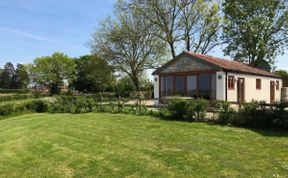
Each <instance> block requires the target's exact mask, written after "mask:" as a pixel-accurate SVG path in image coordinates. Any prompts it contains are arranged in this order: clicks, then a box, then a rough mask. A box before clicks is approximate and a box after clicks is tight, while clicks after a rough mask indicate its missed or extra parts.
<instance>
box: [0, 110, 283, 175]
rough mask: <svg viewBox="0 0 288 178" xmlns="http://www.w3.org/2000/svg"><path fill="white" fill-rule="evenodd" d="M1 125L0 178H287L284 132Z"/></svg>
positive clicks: (60, 122)
mask: <svg viewBox="0 0 288 178" xmlns="http://www.w3.org/2000/svg"><path fill="white" fill-rule="evenodd" d="M0 125H1V127H0V177H124V176H128V177H229V178H230V177H276V176H279V177H288V133H283V132H282V133H277V132H259V131H258V132H256V131H251V130H247V129H241V128H230V127H222V126H214V125H207V124H202V123H185V122H176V121H163V120H159V119H155V118H150V117H147V116H143V117H142V116H141V117H140V116H138V117H137V116H132V115H121V114H114V115H113V114H93V113H90V114H78V115H76V114H75V115H72V114H31V115H23V116H17V117H14V118H9V119H6V120H2V121H0Z"/></svg>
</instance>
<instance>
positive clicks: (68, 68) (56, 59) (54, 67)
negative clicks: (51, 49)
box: [32, 52, 76, 94]
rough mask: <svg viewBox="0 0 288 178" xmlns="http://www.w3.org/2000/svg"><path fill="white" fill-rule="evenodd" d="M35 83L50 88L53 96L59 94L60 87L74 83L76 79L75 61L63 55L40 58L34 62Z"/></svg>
mask: <svg viewBox="0 0 288 178" xmlns="http://www.w3.org/2000/svg"><path fill="white" fill-rule="evenodd" d="M32 71H33V72H32V73H33V76H34V79H33V81H35V82H36V83H38V84H41V85H45V86H47V87H49V89H50V93H51V94H58V93H59V86H60V85H62V84H63V83H64V82H67V83H68V84H70V83H72V81H73V80H75V77H76V65H75V61H74V60H73V59H71V58H69V57H68V56H67V55H65V54H63V53H58V52H56V53H54V54H53V55H52V56H46V57H40V58H36V59H35V60H34V64H33V68H32Z"/></svg>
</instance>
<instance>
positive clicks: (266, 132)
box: [156, 117, 288, 137]
mask: <svg viewBox="0 0 288 178" xmlns="http://www.w3.org/2000/svg"><path fill="white" fill-rule="evenodd" d="M156 118H158V119H159V120H163V121H173V122H185V123H204V124H207V125H211V126H223V127H231V128H239V129H241V128H242V129H248V130H251V131H253V132H256V133H259V134H261V135H263V136H267V137H288V130H287V131H286V130H273V129H256V128H251V127H241V126H237V125H225V124H219V123H217V121H216V120H199V121H189V120H184V119H175V118H172V117H169V118H161V117H156Z"/></svg>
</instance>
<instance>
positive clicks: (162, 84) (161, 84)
mask: <svg viewBox="0 0 288 178" xmlns="http://www.w3.org/2000/svg"><path fill="white" fill-rule="evenodd" d="M160 89H161V90H160V96H161V97H162V96H165V77H160Z"/></svg>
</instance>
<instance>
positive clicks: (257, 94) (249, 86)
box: [217, 72, 282, 103]
mask: <svg viewBox="0 0 288 178" xmlns="http://www.w3.org/2000/svg"><path fill="white" fill-rule="evenodd" d="M228 76H234V77H235V79H236V80H237V78H239V77H240V78H244V79H245V86H244V87H245V93H244V96H245V101H246V102H251V101H252V100H256V101H265V102H266V103H270V81H274V82H275V84H276V81H279V85H280V87H279V90H276V88H275V101H276V102H277V101H280V100H281V87H282V80H281V79H277V78H270V77H262V76H255V75H248V74H238V73H229V72H228ZM257 78H259V79H261V90H257V89H256V79H257ZM217 89H218V88H217ZM227 100H228V101H231V102H237V82H236V81H235V88H234V90H229V89H228V90H227Z"/></svg>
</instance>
